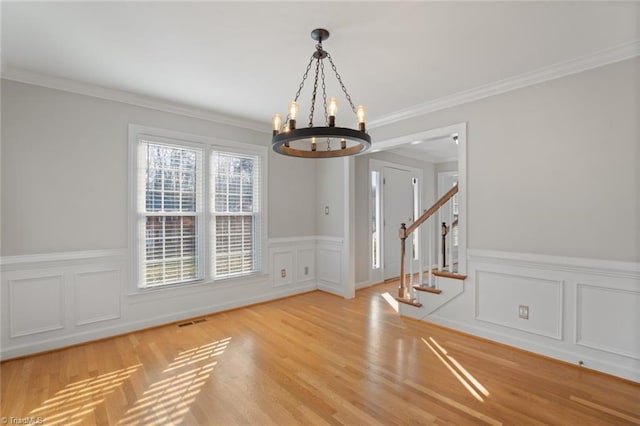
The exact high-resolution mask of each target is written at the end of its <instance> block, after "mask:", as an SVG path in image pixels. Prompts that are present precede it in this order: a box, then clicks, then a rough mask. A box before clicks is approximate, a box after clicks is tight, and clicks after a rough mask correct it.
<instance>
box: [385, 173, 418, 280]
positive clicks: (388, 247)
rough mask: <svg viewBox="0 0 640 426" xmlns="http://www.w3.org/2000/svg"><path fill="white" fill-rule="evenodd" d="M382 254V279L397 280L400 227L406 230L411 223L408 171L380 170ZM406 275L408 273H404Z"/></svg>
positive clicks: (410, 195) (408, 252)
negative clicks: (382, 230) (382, 223)
mask: <svg viewBox="0 0 640 426" xmlns="http://www.w3.org/2000/svg"><path fill="white" fill-rule="evenodd" d="M382 177H383V181H382V184H383V193H382V194H383V195H382V196H383V219H384V233H383V242H382V244H383V247H384V249H383V251H384V277H383V278H384V279H385V280H387V279H389V278H397V277H399V276H400V237H399V231H400V224H401V223H404V224H405V225H406V226H407V227H408V226H409V225H411V223H412V220H413V185H412V182H411V178H412V176H411V173H410V172H409V171H408V170H401V169H396V168H393V167H385V168H384V169H383V174H382ZM405 244H406V245H405V249H406V258H405V259H406V262H405V266H407V265H408V264H409V258H410V256H411V255H410V253H411V250H410V248H411V242H410V241H408V240H407V241H406V243H405ZM407 271H408V269H407Z"/></svg>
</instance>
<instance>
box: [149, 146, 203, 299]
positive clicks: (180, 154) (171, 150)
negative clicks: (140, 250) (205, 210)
mask: <svg viewBox="0 0 640 426" xmlns="http://www.w3.org/2000/svg"><path fill="white" fill-rule="evenodd" d="M142 147H143V149H144V153H143V154H145V155H144V156H143V157H145V158H146V167H145V169H146V179H145V181H146V182H145V197H144V203H145V207H144V212H145V219H144V221H145V225H144V227H145V258H144V261H143V281H144V284H145V285H146V286H154V285H158V284H170V283H177V282H185V281H192V280H196V279H199V278H201V276H200V274H199V270H198V269H199V268H198V255H199V253H198V244H197V232H196V229H197V227H198V226H199V222H200V217H199V216H200V215H199V213H200V212H199V211H198V209H197V204H198V203H199V199H200V197H201V194H200V193H199V192H201V191H199V190H198V187H199V186H200V184H199V182H198V179H199V178H198V174H199V172H200V171H199V169H200V168H201V164H200V163H201V160H200V158H201V154H200V152H199V151H196V150H191V149H185V148H178V147H171V146H165V145H158V144H153V143H143V144H142Z"/></svg>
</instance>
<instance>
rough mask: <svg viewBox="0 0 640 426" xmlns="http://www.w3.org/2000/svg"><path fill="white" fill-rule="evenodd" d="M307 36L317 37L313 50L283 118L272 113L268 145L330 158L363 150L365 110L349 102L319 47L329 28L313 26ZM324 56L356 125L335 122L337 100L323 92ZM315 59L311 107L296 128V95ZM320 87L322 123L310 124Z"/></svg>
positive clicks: (365, 143)
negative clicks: (304, 121)
mask: <svg viewBox="0 0 640 426" xmlns="http://www.w3.org/2000/svg"><path fill="white" fill-rule="evenodd" d="M311 38H312V39H313V40H315V41H317V44H316V50H315V51H314V52H313V54H312V55H311V60H310V61H309V64H308V65H307V69H306V71H305V73H304V75H303V76H302V82H301V83H300V86H299V87H298V91H297V92H296V96H295V98H294V100H293V101H292V102H291V103H290V104H289V111H288V113H287V116H286V119H285V120H284V122H283V120H282V116H281V115H280V114H275V115H274V116H273V120H272V124H273V139H272V141H271V144H272V148H273V150H274V151H275V152H278V153H280V154H284V155H290V156H293V157H302V158H331V157H344V156H347V155H354V154H357V153H360V152H364V151H366V150H367V149H369V148H370V147H371V136H369V135H368V134H367V132H366V130H365V115H366V111H365V108H364V107H363V106H362V105H358V106H357V107H356V106H355V105H354V104H353V101H352V100H351V96H350V95H349V93H348V92H347V89H346V87H345V86H344V83H343V82H342V78H340V74H338V70H337V69H336V66H335V64H334V63H333V60H332V59H331V55H330V54H329V52H327V51H326V50H324V49H323V48H322V42H323V41H324V40H326V39H328V38H329V31H327V30H325V29H322V28H317V29H315V30H313V31H311ZM325 59H328V60H329V64H331V68H332V69H333V72H334V73H335V75H336V79H337V80H338V83H340V87H341V88H342V91H343V92H344V94H345V96H346V98H347V101H348V102H349V106H350V107H351V110H352V111H353V113H354V114H355V118H356V122H357V129H350V128H347V127H337V126H336V114H337V112H338V100H337V99H336V98H334V97H331V98H329V99H328V100H327V92H326V85H325V78H324V60H325ZM314 62H315V75H314V77H313V92H312V95H311V111H310V113H309V124H308V126H307V127H301V128H298V127H297V126H296V124H297V119H298V109H299V106H298V98H299V97H300V92H301V91H302V88H303V87H304V83H305V81H306V80H307V77H308V75H309V71H310V70H311V68H312V66H313V65H314ZM318 88H320V89H321V95H322V106H323V109H324V126H314V125H313V118H314V112H315V104H316V99H317V95H318Z"/></svg>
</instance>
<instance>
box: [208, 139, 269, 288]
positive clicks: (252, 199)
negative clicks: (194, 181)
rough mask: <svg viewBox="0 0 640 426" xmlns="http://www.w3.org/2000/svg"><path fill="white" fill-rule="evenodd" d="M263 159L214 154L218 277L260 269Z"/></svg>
mask: <svg viewBox="0 0 640 426" xmlns="http://www.w3.org/2000/svg"><path fill="white" fill-rule="evenodd" d="M260 167H261V164H260V157H259V156H256V155H245V154H238V153H230V152H218V151H214V152H212V154H211V182H210V183H211V198H210V211H211V218H212V226H211V228H212V229H213V235H212V248H213V249H212V263H213V276H214V278H224V277H231V276H236V275H243V274H249V273H254V272H257V271H259V270H260V267H261V265H260V259H261V253H260V248H261V241H260V237H261V235H262V229H261V227H262V219H261V211H262V206H261V199H262V197H261V194H260V188H261V187H262V182H261V176H262V174H261V173H260Z"/></svg>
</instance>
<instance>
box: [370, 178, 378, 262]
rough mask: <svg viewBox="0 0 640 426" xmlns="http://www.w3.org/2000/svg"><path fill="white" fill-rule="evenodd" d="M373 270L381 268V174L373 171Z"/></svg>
mask: <svg viewBox="0 0 640 426" xmlns="http://www.w3.org/2000/svg"><path fill="white" fill-rule="evenodd" d="M371 255H372V258H371V268H372V269H379V268H380V172H377V171H375V170H373V171H371Z"/></svg>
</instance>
